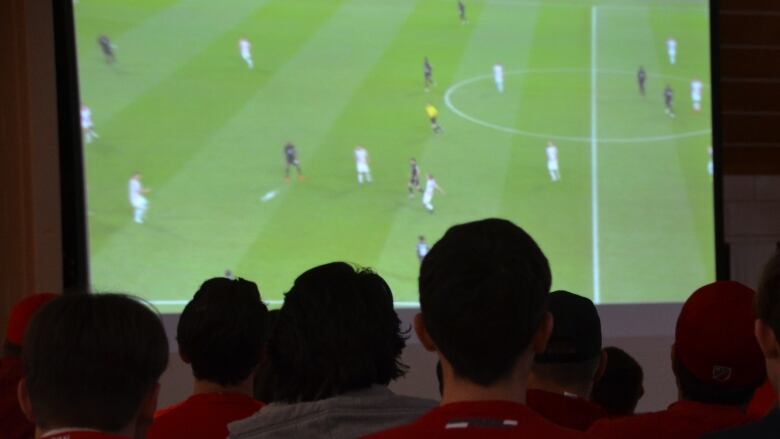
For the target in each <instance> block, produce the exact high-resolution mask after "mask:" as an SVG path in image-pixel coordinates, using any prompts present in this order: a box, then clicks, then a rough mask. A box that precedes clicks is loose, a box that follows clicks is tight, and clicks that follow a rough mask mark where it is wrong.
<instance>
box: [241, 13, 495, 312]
mask: <svg viewBox="0 0 780 439" xmlns="http://www.w3.org/2000/svg"><path fill="white" fill-rule="evenodd" d="M480 9H481V8H478V7H477V8H473V9H470V10H469V15H470V17H471V19H472V21H474V20H475V19H477V18H478V17H479V13H480ZM473 28H474V25H468V26H462V25H461V24H460V23H459V21H458V16H457V10H456V9H454V8H447V7H443V6H442V5H441V4H439V3H436V2H426V1H418V2H416V6H415V9H414V11H413V12H412V13H411V14H410V15H409V17H408V18H407V20H406V21H405V23H404V24H403V26H401V28H400V30H399V32H398V33H397V35H396V37H395V39H394V40H393V42H392V43H391V44H390V45H389V46H388V48H387V49H386V50H385V51H384V54H383V56H382V58H381V59H380V60H378V62H377V63H376V65H375V66H374V68H373V69H372V71H371V72H370V73H369V74H368V75H366V79H365V80H364V82H363V83H362V84H361V85H360V87H359V90H358V91H357V92H356V93H355V95H354V97H353V99H352V100H351V101H350V103H349V105H348V106H347V107H346V108H345V110H344V111H343V112H342V113H341V115H340V116H339V118H338V120H337V121H336V122H335V123H334V125H333V126H332V129H331V131H330V132H329V133H328V134H327V135H326V137H325V138H324V140H323V147H322V148H320V149H319V151H318V152H317V154H316V156H315V157H313V159H312V163H313V165H312V166H313V172H315V173H316V174H312V176H311V178H310V180H309V182H310V183H311V182H314V179H315V178H316V180H317V184H320V185H326V186H327V187H328V189H329V190H331V191H333V192H334V193H338V194H339V195H338V196H337V197H328V195H327V194H326V193H324V192H323V194H322V196H323V198H324V199H326V200H329V201H327V202H328V209H322V210H321V211H320V212H318V224H319V226H320V227H321V228H322V229H321V230H320V231H319V233H316V234H309V235H307V241H306V246H307V248H309V249H310V251H307V252H306V255H305V261H300V263H301V265H302V266H305V265H304V262H305V263H308V264H310V265H315V264H319V263H322V262H323V261H326V260H330V259H343V260H348V261H353V262H356V263H359V264H363V265H371V266H375V267H376V268H377V269H379V270H380V273H381V274H382V275H383V276H385V277H386V279H388V281H389V282H391V284H392V285H391V286H392V287H393V288H394V290H395V293H396V295H395V298H396V299H397V300H404V299H405V297H404V296H403V295H402V294H401V289H399V287H398V282H396V280H397V278H399V277H402V278H405V280H407V281H408V280H409V278H410V277H411V278H413V277H414V276H416V273H414V272H410V271H409V269H408V268H409V267H408V266H409V265H410V263H411V269H412V271H415V269H416V259H415V257H414V251H413V249H414V242H413V241H409V242H407V243H406V244H404V243H403V241H400V240H399V241H397V242H396V244H397V245H399V246H403V251H404V253H405V254H404V255H403V256H404V257H401V258H399V259H398V262H399V263H402V264H404V265H405V269H399V270H396V269H394V267H388V266H384V265H382V266H381V267H380V266H377V265H376V262H377V260H378V259H379V255H380V253H382V252H383V249H384V248H385V240H384V239H383V238H386V237H390V236H391V234H389V233H388V232H389V230H391V228H393V227H394V225H395V219H396V217H397V215H396V213H397V211H398V210H399V209H406V208H413V209H414V210H415V211H417V213H418V214H419V213H420V210H421V206H420V204H419V198H418V199H416V200H410V199H408V197H407V196H406V183H407V181H408V177H409V164H408V163H409V159H410V158H411V157H417V156H418V155H419V152H420V151H421V149H422V148H423V145H424V142H425V141H426V140H427V139H429V138H430V137H431V132H430V128H429V124H428V121H427V118H426V116H425V113H424V111H423V108H424V105H425V103H426V101H428V100H432V101H435V102H436V105H440V104H439V101H440V99H441V97H440V96H441V93H442V92H443V90H444V89H445V88H446V85H447V84H448V83H449V82H450V81H451V78H452V76H453V73H454V72H455V70H456V68H457V65H458V64H459V59H460V57H461V56H462V51H463V47H464V46H465V45H466V44H467V43H468V41H469V38H470V35H471V33H472V30H473ZM425 56H428V57H429V58H430V60H431V63H432V64H433V68H434V79H435V81H436V82H437V84H436V85H435V86H434V87H432V89H431V91H429V92H425V91H424V89H423V73H422V62H423V57H425ZM442 110H443V109H442ZM443 111H444V110H443ZM357 144H363V145H365V146H366V147H367V148H368V150H369V153H370V156H371V168H372V173H373V176H374V182H373V183H372V184H371V185H370V186H369V185H366V186H365V187H358V183H357V181H356V173H355V165H354V160H353V158H352V150H353V148H354V147H355V145H357ZM297 209H299V206H298V205H297V204H296V203H289V204H288V205H287V206H286V208H285V209H280V210H279V211H278V212H277V213H276V218H275V221H277V222H279V223H280V224H285V225H286V227H297V225H295V226H291V225H290V223H289V222H290V218H296V217H298V216H299V215H296V210H297ZM290 232H291V233H295V232H294V231H293V230H290ZM408 233H412V234H413V233H415V232H414V231H413V230H411V231H409V230H408V231H407V234H408ZM418 233H419V232H418ZM415 236H416V235H415ZM269 237H270V236H269V235H268V234H264V235H261V236H260V238H259V239H258V241H257V243H256V245H255V246H254V247H253V249H251V251H250V252H249V254H248V257H249V258H252V257H253V256H254V255H256V254H261V253H263V248H265V249H266V252H265V254H266V255H267V257H269V258H275V256H274V255H276V254H278V253H282V252H283V251H284V247H285V245H286V243H284V242H276V243H275V242H274V240H272V239H269ZM344 237H349V238H348V242H344V241H345V240H344ZM391 240H392V239H391ZM407 241H408V240H407ZM274 244H276V245H278V246H280V248H277V249H269V248H268V246H269V245H271V246H274ZM268 263H270V261H264V260H262V259H258V260H256V261H254V262H250V261H245V262H244V265H249V264H257V265H259V266H263V265H267V264H268ZM294 274H295V273H291V275H294ZM391 277H392V278H391ZM410 293H411V294H415V290H412V291H411V292H410Z"/></svg>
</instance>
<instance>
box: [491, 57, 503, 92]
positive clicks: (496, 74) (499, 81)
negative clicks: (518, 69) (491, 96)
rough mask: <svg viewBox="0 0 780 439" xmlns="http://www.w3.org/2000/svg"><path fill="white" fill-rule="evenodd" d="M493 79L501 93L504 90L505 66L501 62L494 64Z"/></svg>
mask: <svg viewBox="0 0 780 439" xmlns="http://www.w3.org/2000/svg"><path fill="white" fill-rule="evenodd" d="M493 81H495V82H496V89H497V90H498V92H499V93H503V92H504V66H502V65H501V63H496V65H494V66H493Z"/></svg>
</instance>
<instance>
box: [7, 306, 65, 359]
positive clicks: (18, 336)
mask: <svg viewBox="0 0 780 439" xmlns="http://www.w3.org/2000/svg"><path fill="white" fill-rule="evenodd" d="M57 297H58V296H57V295H56V294H52V293H39V294H33V295H32V296H27V297H25V298H24V299H22V300H20V301H19V302H18V303H17V304H16V305H14V307H13V309H11V316H10V317H9V319H8V329H7V330H6V331H5V340H6V341H7V342H9V343H13V344H15V345H19V346H21V345H22V341H23V340H24V331H26V330H27V325H28V324H29V323H30V320H32V317H33V315H35V312H36V311H38V310H39V309H40V308H41V307H42V306H43V305H45V304H47V303H49V301H51V300H53V299H55V298H57Z"/></svg>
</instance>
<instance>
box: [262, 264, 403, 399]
mask: <svg viewBox="0 0 780 439" xmlns="http://www.w3.org/2000/svg"><path fill="white" fill-rule="evenodd" d="M400 325H401V322H400V320H399V319H398V315H397V314H396V313H395V310H394V309H393V295H392V292H391V291H390V287H389V286H388V285H387V283H385V281H384V280H383V279H382V278H381V277H380V276H379V275H377V274H375V273H373V272H371V271H370V270H355V268H353V267H352V266H350V265H348V264H346V263H343V262H334V263H330V264H326V265H321V266H319V267H316V268H312V269H311V270H308V271H306V272H305V273H303V274H302V275H300V276H299V277H298V278H297V279H296V280H295V283H294V285H293V287H292V288H291V289H290V291H288V292H287V293H286V294H285V297H284V304H283V305H282V308H281V312H280V313H279V317H278V321H277V322H276V326H275V328H274V331H273V333H272V335H271V339H270V341H269V343H268V355H269V358H270V361H271V368H272V373H273V375H274V378H275V381H276V388H275V389H274V392H275V395H274V396H275V397H276V400H277V401H288V402H296V401H313V400H319V399H324V398H328V397H331V396H335V395H339V394H342V393H345V392H349V391H352V390H358V389H363V388H367V387H369V386H371V385H372V384H379V385H387V384H388V383H389V382H390V381H392V380H394V379H395V378H398V377H400V376H402V375H403V374H404V372H405V366H404V365H402V364H401V363H400V362H399V357H400V355H401V352H402V351H403V348H404V346H405V336H404V334H403V333H402V332H401V329H400Z"/></svg>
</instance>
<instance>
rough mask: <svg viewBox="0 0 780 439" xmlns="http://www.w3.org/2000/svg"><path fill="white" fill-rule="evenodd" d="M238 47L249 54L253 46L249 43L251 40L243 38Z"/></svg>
mask: <svg viewBox="0 0 780 439" xmlns="http://www.w3.org/2000/svg"><path fill="white" fill-rule="evenodd" d="M238 46H239V47H240V48H241V51H242V52H245V53H249V48H250V47H251V44H250V43H249V40H247V39H246V38H241V39H240V40H238Z"/></svg>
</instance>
